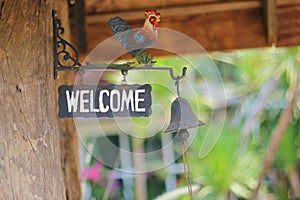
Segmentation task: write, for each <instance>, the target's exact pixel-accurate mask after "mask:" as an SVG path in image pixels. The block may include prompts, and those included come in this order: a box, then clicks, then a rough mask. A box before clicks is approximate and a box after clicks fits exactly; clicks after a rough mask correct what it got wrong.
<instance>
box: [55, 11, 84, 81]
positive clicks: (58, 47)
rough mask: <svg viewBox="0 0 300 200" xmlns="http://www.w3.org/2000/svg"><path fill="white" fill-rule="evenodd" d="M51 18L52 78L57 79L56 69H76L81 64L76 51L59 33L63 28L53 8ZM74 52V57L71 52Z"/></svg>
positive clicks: (61, 32) (62, 32)
mask: <svg viewBox="0 0 300 200" xmlns="http://www.w3.org/2000/svg"><path fill="white" fill-rule="evenodd" d="M52 18H53V57H54V78H55V79H57V77H58V71H62V70H78V69H79V67H80V66H81V64H80V62H79V54H78V51H77V50H76V49H75V47H73V46H72V45H71V44H70V43H69V42H67V41H66V40H64V39H63V38H62V37H61V35H62V34H64V32H65V30H64V28H63V27H62V24H61V20H60V19H58V18H57V13H56V11H55V10H53V11H52ZM70 51H71V52H72V54H74V57H73V56H72V54H71V53H70Z"/></svg>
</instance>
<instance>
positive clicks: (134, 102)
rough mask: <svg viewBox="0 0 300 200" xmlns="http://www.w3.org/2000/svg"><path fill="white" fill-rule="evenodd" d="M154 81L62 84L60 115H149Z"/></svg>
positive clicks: (62, 116)
mask: <svg viewBox="0 0 300 200" xmlns="http://www.w3.org/2000/svg"><path fill="white" fill-rule="evenodd" d="M151 89H152V88H151V85H149V84H146V85H137V84H135V85H70V86H67V85H62V86H60V87H59V88H58V93H59V99H58V102H59V114H58V115H59V117H60V118H76V117H84V118H101V117H110V118H112V117H148V116H150V115H151V104H152V98H151Z"/></svg>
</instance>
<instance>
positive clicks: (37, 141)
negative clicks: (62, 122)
mask: <svg viewBox="0 0 300 200" xmlns="http://www.w3.org/2000/svg"><path fill="white" fill-rule="evenodd" d="M0 5H1V8H0V74H1V75H0V94H1V95H0V113H1V115H0V191H1V192H0V199H66V195H65V184H64V180H63V174H62V168H61V162H60V148H59V132H58V121H57V117H56V116H57V113H56V112H55V107H56V99H55V94H56V91H55V80H54V79H53V68H52V65H53V57H52V55H53V50H52V18H51V11H52V9H53V1H37V0H35V1H33V0H22V1H20V0H4V1H3V0H2V1H1V3H0Z"/></svg>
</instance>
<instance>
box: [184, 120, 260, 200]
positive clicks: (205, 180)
mask: <svg viewBox="0 0 300 200" xmlns="http://www.w3.org/2000/svg"><path fill="white" fill-rule="evenodd" d="M198 135H199V137H197V139H196V140H195V143H194V144H193V146H192V150H193V151H192V153H191V155H190V161H191V171H192V174H193V181H195V182H197V183H199V184H202V185H204V188H203V189H202V190H200V192H199V193H198V194H197V195H198V197H199V198H201V199H220V198H225V197H226V195H227V194H228V193H229V192H230V191H231V192H233V193H234V194H236V195H237V196H240V197H243V198H248V197H249V195H250V192H251V190H252V189H253V188H254V186H255V185H256V182H257V177H258V174H259V171H260V166H261V158H259V157H258V156H257V155H255V152H252V151H250V150H245V151H240V150H239V147H240V141H241V140H240V139H241V134H240V127H233V126H230V125H229V124H228V123H227V125H226V126H225V127H224V128H223V130H222V133H221V135H220V138H219V139H218V142H217V143H216V145H215V146H214V148H213V149H212V150H211V152H210V153H209V154H208V155H207V156H206V157H204V158H202V159H199V157H198V151H199V146H201V145H202V144H201V143H202V141H203V136H201V134H198Z"/></svg>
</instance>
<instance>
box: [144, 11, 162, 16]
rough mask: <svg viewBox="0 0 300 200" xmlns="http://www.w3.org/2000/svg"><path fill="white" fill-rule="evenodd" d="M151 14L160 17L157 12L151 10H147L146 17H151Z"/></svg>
mask: <svg viewBox="0 0 300 200" xmlns="http://www.w3.org/2000/svg"><path fill="white" fill-rule="evenodd" d="M150 14H154V15H156V16H157V17H160V13H158V12H156V10H151V9H148V10H145V15H146V17H147V16H149V15H150Z"/></svg>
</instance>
